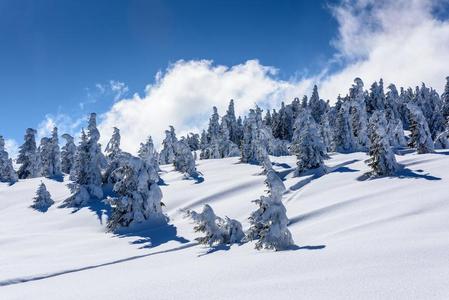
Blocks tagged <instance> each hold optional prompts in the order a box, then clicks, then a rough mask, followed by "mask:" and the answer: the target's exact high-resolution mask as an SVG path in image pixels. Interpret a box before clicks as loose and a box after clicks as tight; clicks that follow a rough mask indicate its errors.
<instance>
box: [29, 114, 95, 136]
mask: <svg viewBox="0 0 449 300" xmlns="http://www.w3.org/2000/svg"><path fill="white" fill-rule="evenodd" d="M86 120H87V117H83V118H79V119H73V118H72V117H70V116H69V115H66V114H63V113H59V114H57V115H51V114H48V115H46V116H45V119H44V120H43V121H42V122H41V123H40V124H39V125H38V127H37V140H36V143H38V144H39V141H40V139H41V138H42V137H44V136H50V135H51V132H52V130H53V128H54V127H58V133H59V134H60V135H62V134H64V133H68V134H70V135H72V136H74V137H75V138H77V137H78V135H79V133H80V131H81V126H82V125H83V124H84V123H85V121H86Z"/></svg>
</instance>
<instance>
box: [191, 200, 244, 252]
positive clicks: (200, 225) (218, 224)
mask: <svg viewBox="0 0 449 300" xmlns="http://www.w3.org/2000/svg"><path fill="white" fill-rule="evenodd" d="M186 216H187V217H189V218H191V219H192V220H193V221H194V222H195V224H196V225H195V227H194V228H193V229H194V230H195V232H200V233H204V236H202V237H198V238H196V239H195V240H197V241H198V242H199V243H200V244H204V245H208V246H210V247H213V246H218V245H223V244H224V245H226V244H234V243H240V242H241V240H242V239H243V238H244V233H243V230H242V224H240V222H239V221H237V220H234V219H230V218H228V217H226V218H225V219H222V218H220V217H218V216H216V215H215V213H214V211H213V209H212V207H210V206H209V205H208V204H205V205H204V206H203V210H202V212H200V213H197V212H195V211H192V210H187V211H186Z"/></svg>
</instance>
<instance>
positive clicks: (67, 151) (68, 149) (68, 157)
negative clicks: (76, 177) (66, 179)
mask: <svg viewBox="0 0 449 300" xmlns="http://www.w3.org/2000/svg"><path fill="white" fill-rule="evenodd" d="M62 138H63V139H65V140H66V143H65V145H64V146H62V149H61V171H62V172H63V173H65V174H70V173H71V171H72V169H73V166H74V164H75V155H76V145H75V143H74V139H73V137H72V136H71V135H70V134H67V133H65V134H63V135H62Z"/></svg>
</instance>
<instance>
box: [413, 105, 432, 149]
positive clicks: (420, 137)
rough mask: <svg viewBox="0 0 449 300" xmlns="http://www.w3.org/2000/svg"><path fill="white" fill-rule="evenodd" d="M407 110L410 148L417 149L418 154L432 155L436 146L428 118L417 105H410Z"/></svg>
mask: <svg viewBox="0 0 449 300" xmlns="http://www.w3.org/2000/svg"><path fill="white" fill-rule="evenodd" d="M407 108H408V110H409V118H410V120H409V124H410V131H411V135H410V141H409V146H410V147H412V148H415V149H416V151H417V152H418V154H424V153H432V152H433V151H434V146H433V141H432V138H431V135H430V130H429V126H428V124H427V121H426V118H425V117H424V115H423V113H422V111H421V109H420V108H419V107H417V106H416V105H413V104H411V103H408V104H407Z"/></svg>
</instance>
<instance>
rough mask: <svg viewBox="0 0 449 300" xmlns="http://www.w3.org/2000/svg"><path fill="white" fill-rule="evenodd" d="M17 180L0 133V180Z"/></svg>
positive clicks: (9, 181)
mask: <svg viewBox="0 0 449 300" xmlns="http://www.w3.org/2000/svg"><path fill="white" fill-rule="evenodd" d="M17 180H18V177H17V173H16V171H15V170H14V167H13V164H12V159H11V158H9V155H8V152H6V150H5V140H4V138H3V136H1V135H0V182H8V183H10V184H13V183H15V182H16V181H17Z"/></svg>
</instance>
